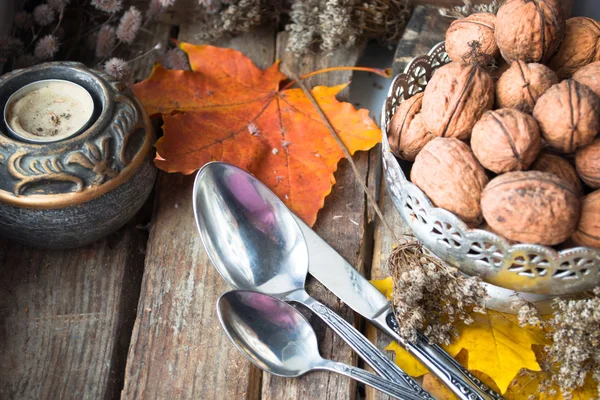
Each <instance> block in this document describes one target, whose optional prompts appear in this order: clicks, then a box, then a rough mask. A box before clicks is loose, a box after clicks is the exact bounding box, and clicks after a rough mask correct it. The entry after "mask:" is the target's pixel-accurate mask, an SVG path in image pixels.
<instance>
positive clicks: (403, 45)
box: [392, 6, 453, 75]
mask: <svg viewBox="0 0 600 400" xmlns="http://www.w3.org/2000/svg"><path fill="white" fill-rule="evenodd" d="M452 21H453V20H452V19H451V18H447V17H443V16H441V15H440V13H439V10H438V9H437V8H435V7H433V6H418V7H415V9H414V11H413V14H412V16H411V17H410V20H409V21H408V24H407V26H406V30H405V31H404V34H403V35H402V39H400V42H399V43H398V46H397V48H396V54H395V56H394V64H393V67H392V69H393V72H394V75H397V74H399V73H401V72H404V68H405V67H406V65H407V64H408V63H409V62H410V60H412V59H413V58H414V57H416V56H420V55H424V54H427V53H429V50H431V48H432V47H433V46H435V45H436V44H438V43H439V42H442V41H444V39H445V37H446V30H447V29H448V27H449V26H450V24H451V23H452Z"/></svg>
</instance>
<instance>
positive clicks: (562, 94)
mask: <svg viewBox="0 0 600 400" xmlns="http://www.w3.org/2000/svg"><path fill="white" fill-rule="evenodd" d="M599 109H600V98H598V96H596V94H595V93H594V92H593V91H592V89H590V88H589V87H587V86H585V85H582V84H580V83H579V82H577V81H574V80H571V79H568V80H564V81H562V82H561V83H559V84H557V85H554V86H552V87H551V88H550V89H548V90H547V91H546V93H544V94H543V95H542V97H540V98H539V100H538V102H537V104H536V105H535V107H534V109H533V117H534V118H535V119H536V120H537V121H538V123H539V125H540V130H541V132H542V137H543V138H544V140H546V142H548V144H549V145H550V146H551V147H553V148H554V149H556V150H558V151H560V152H561V153H574V152H575V151H576V150H577V149H578V148H580V147H583V146H586V145H588V144H590V143H591V142H592V140H594V137H595V136H596V135H597V134H598V132H600V114H598V110H599Z"/></svg>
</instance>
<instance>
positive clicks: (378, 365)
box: [286, 290, 434, 400]
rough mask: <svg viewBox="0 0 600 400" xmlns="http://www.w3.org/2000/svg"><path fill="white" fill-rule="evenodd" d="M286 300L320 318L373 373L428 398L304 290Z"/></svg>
mask: <svg viewBox="0 0 600 400" xmlns="http://www.w3.org/2000/svg"><path fill="white" fill-rule="evenodd" d="M286 300H293V301H296V302H298V303H301V304H304V305H305V306H306V307H308V308H309V309H310V310H312V311H313V312H314V313H315V314H316V315H317V316H318V317H319V318H321V319H322V320H323V321H324V322H325V323H326V324H327V325H329V327H330V328H331V329H333V330H334V331H335V332H336V333H337V334H338V335H339V336H340V337H341V338H342V339H343V340H344V341H345V342H346V343H348V344H349V345H350V347H352V349H353V350H354V351H356V353H357V354H358V355H359V356H360V357H361V358H362V359H363V360H365V362H367V363H368V364H369V365H370V366H371V367H372V368H373V370H374V371H375V372H377V373H378V374H379V375H381V376H382V377H383V378H385V379H387V380H389V381H392V382H396V383H397V384H399V385H402V386H404V387H405V388H407V389H408V390H411V391H413V392H423V393H425V394H426V395H427V396H428V397H422V398H429V399H431V400H434V398H433V397H431V396H429V395H428V394H427V392H425V391H424V390H423V389H422V388H421V386H419V384H418V383H417V382H415V381H414V380H413V379H412V378H411V377H410V376H408V375H407V374H406V373H405V372H404V371H402V370H401V369H400V367H398V366H397V365H396V364H395V363H394V362H393V361H392V360H390V359H389V358H388V357H387V356H386V355H385V354H383V352H382V351H381V350H379V349H378V348H377V347H375V345H374V344H373V343H371V342H370V341H369V340H368V339H367V338H366V337H364V336H363V335H362V334H361V333H360V332H359V331H357V330H356V328H354V327H353V326H352V325H351V324H349V323H348V322H347V321H346V320H345V319H343V318H342V317H340V316H339V315H337V314H336V313H334V312H333V311H332V310H330V309H329V308H327V307H326V306H325V305H324V304H322V303H320V302H319V301H318V300H316V299H314V298H312V297H310V296H309V295H308V293H306V291H304V290H297V291H294V292H292V293H290V294H288V296H287V297H286Z"/></svg>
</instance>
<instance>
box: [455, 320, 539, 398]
mask: <svg viewBox="0 0 600 400" xmlns="http://www.w3.org/2000/svg"><path fill="white" fill-rule="evenodd" d="M471 316H472V317H473V319H474V320H475V322H474V323H473V324H471V325H464V324H460V325H459V326H458V331H459V335H460V336H459V339H458V340H456V341H455V342H454V343H452V344H450V346H445V350H446V351H447V352H448V353H450V355H451V356H455V355H456V354H458V352H459V351H461V350H462V349H467V350H468V351H469V369H471V370H477V371H481V372H483V373H484V374H486V375H488V376H489V377H491V378H492V379H493V380H494V382H496V384H497V385H498V387H499V388H500V391H501V393H504V392H505V391H506V389H507V388H508V385H510V382H511V381H512V380H513V378H514V377H515V375H517V374H518V373H519V371H520V370H521V369H522V368H526V369H529V370H531V371H539V370H540V366H539V364H538V362H537V360H536V357H535V353H534V352H533V350H532V348H531V345H533V344H547V343H548V342H547V339H546V335H545V333H544V332H543V331H542V330H541V329H535V328H531V329H529V328H521V327H520V326H519V324H518V321H517V317H516V316H515V315H511V314H504V313H501V312H497V311H492V310H488V311H487V313H486V314H478V313H473V314H472V315H471Z"/></svg>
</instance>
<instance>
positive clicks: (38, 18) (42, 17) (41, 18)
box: [33, 4, 55, 26]
mask: <svg viewBox="0 0 600 400" xmlns="http://www.w3.org/2000/svg"><path fill="white" fill-rule="evenodd" d="M54 18H55V16H54V10H52V8H51V7H50V6H49V5H48V4H40V5H39V6H37V7H36V8H34V9H33V20H34V21H35V23H36V24H38V25H39V26H48V25H50V24H51V23H53V22H54Z"/></svg>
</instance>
